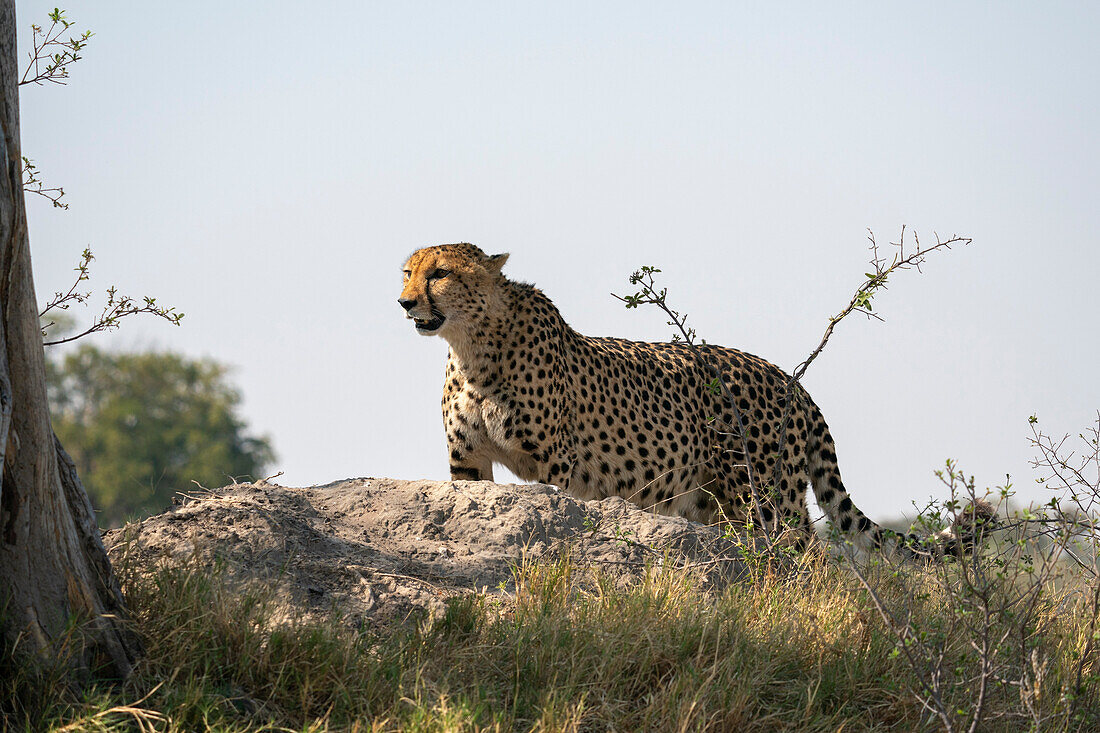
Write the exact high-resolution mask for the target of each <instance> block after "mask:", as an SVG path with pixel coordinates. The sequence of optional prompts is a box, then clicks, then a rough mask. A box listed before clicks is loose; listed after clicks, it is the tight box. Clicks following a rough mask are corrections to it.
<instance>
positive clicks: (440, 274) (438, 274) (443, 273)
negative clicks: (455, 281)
mask: <svg viewBox="0 0 1100 733" xmlns="http://www.w3.org/2000/svg"><path fill="white" fill-rule="evenodd" d="M450 274H451V271H450V270H436V271H434V272H433V273H432V274H431V275H428V279H429V280H442V279H443V278H445V277H447V276H448V275H450Z"/></svg>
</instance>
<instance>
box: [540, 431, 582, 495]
mask: <svg viewBox="0 0 1100 733" xmlns="http://www.w3.org/2000/svg"><path fill="white" fill-rule="evenodd" d="M539 458H542V459H543V460H540V461H539V481H540V482H542V483H544V484H550V485H551V486H557V487H558V488H559V489H561V490H562V491H565V492H568V493H572V492H571V491H570V487H569V484H570V479H571V478H572V477H573V467H574V466H576V464H577V450H576V447H574V446H573V445H570V444H568V443H566V442H565V441H559V442H558V443H556V444H555V445H554V446H553V447H552V448H551V449H550V450H548V451H547V452H546V455H545V456H539Z"/></svg>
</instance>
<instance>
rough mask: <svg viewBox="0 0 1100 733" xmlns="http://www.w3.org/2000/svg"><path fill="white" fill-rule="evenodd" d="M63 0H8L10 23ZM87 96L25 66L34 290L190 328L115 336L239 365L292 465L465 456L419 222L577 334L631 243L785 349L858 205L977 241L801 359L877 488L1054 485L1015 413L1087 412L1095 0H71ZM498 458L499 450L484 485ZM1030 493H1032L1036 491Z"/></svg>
mask: <svg viewBox="0 0 1100 733" xmlns="http://www.w3.org/2000/svg"><path fill="white" fill-rule="evenodd" d="M54 5H55V3H53V2H51V3H38V2H19V3H18V13H19V23H20V26H21V37H20V41H21V43H23V44H26V43H27V41H28V40H29V28H28V26H29V24H30V23H32V22H41V21H42V20H44V18H45V15H46V12H47V11H48V9H50V8H52V7H53V6H54ZM68 11H69V15H70V17H71V18H72V19H74V20H75V21H76V22H77V28H80V29H83V28H90V29H92V30H93V31H95V33H96V36H95V38H94V39H93V40H92V42H91V44H90V45H89V46H88V49H87V51H86V54H85V56H86V58H85V60H83V61H81V62H80V63H79V64H78V65H77V66H76V67H75V68H74V69H73V75H72V79H71V83H70V84H69V86H68V87H66V88H55V87H49V88H34V87H31V88H27V87H24V89H23V92H22V97H21V101H22V107H23V109H22V126H23V130H22V132H23V147H24V152H25V154H26V155H28V156H29V157H31V158H33V159H34V160H35V161H36V163H37V164H38V165H39V166H40V168H41V170H42V173H43V175H44V176H45V177H46V179H47V181H48V182H50V183H56V184H61V185H63V186H64V187H65V189H66V191H67V192H68V195H67V197H66V200H67V201H69V202H70V204H71V209H70V210H69V211H68V212H57V211H55V210H53V209H51V208H50V207H49V205H48V204H47V203H44V202H40V201H37V200H32V201H30V202H29V204H28V209H29V218H30V228H31V229H30V231H31V247H32V252H33V257H34V264H35V275H36V278H37V286H38V292H39V294H40V298H42V297H43V296H45V295H48V294H49V293H50V292H52V291H53V290H55V289H59V288H62V287H67V285H68V284H69V282H70V275H71V268H72V267H73V265H74V264H75V263H76V260H77V258H78V256H79V253H80V251H81V249H82V248H83V247H85V246H90V247H91V248H92V249H93V251H94V252H95V254H96V256H97V258H98V259H97V261H96V263H95V268H94V281H93V284H94V285H97V286H99V287H101V288H102V287H105V286H106V285H108V284H112V283H113V284H118V285H119V286H120V287H121V288H122V289H123V290H124V291H126V292H130V293H133V294H152V295H155V296H157V297H158V298H160V299H161V300H162V301H164V302H166V303H169V304H172V305H176V306H178V307H179V308H180V309H181V310H183V311H184V312H186V313H187V317H186V318H185V320H184V323H183V326H182V327H181V328H179V329H174V328H171V327H169V326H167V325H164V324H161V323H158V322H154V321H145V322H137V321H134V322H131V323H128V324H126V325H125V327H124V329H123V330H122V331H121V332H119V333H118V334H114V335H106V336H97V337H96V343H98V344H100V345H103V346H112V347H117V348H139V347H145V346H156V347H170V348H174V349H177V350H181V351H184V352H186V353H188V354H192V355H196V356H197V355H206V356H211V357H213V358H215V359H218V360H221V361H224V362H227V363H229V364H232V365H234V366H235V367H236V371H235V378H236V381H237V383H238V384H239V385H240V387H241V388H242V389H243V391H244V394H245V396H246V404H245V413H246V416H247V418H248V420H249V421H250V423H251V424H252V426H253V427H254V429H255V430H257V431H260V432H265V433H269V434H270V435H271V436H272V437H273V438H274V442H275V446H276V449H277V450H278V453H279V455H280V461H279V465H278V467H277V468H278V469H281V470H283V471H285V476H284V477H283V479H281V480H282V481H284V482H285V483H287V484H290V485H305V484H310V483H320V482H327V481H330V480H333V479H338V478H343V477H346V476H361V475H375V476H382V475H387V476H394V477H399V478H420V477H427V478H436V479H443V478H446V477H447V463H446V455H445V450H444V442H443V433H442V427H441V424H440V422H441V421H440V417H439V393H440V383H441V380H442V368H443V362H444V360H445V354H446V346H445V343H444V342H443V341H442V340H440V339H437V338H433V339H426V338H423V337H420V336H417V335H416V334H415V333H414V332H413V330H412V328H411V326H410V325H409V323H408V322H407V321H405V320H404V319H403V318H402V314H401V311H400V309H399V307H398V306H397V304H396V298H397V294H398V291H399V289H400V276H399V271H400V265H401V263H402V261H403V259H404V257H405V256H406V255H407V254H408V253H409V252H410V251H411V250H413V249H414V248H416V247H419V246H423V245H427V244H435V243H440V242H453V241H463V240H464V241H471V242H474V243H476V244H478V245H480V246H481V247H482V248H484V249H486V250H488V251H492V252H501V251H508V252H511V253H512V257H511V259H510V261H509V263H508V266H507V267H506V272H507V273H508V274H510V275H511V276H513V277H514V278H517V279H522V280H527V281H533V282H535V283H536V284H537V285H539V286H540V287H541V288H542V289H543V290H544V291H545V292H546V293H547V294H548V295H549V296H550V297H551V298H552V299H553V300H554V301H555V302H556V303H557V305H558V306H559V308H560V309H561V311H562V312H563V314H564V315H565V317H566V318H567V320H568V321H569V322H570V323H571V324H572V325H573V326H574V327H575V328H577V329H578V330H580V331H582V332H584V333H587V334H591V335H616V336H624V337H629V338H636V339H647V340H663V339H666V338H667V337H668V335H669V329H668V327H667V326H665V325H664V321H663V319H662V318H661V317H660V315H659V314H658V313H657V312H655V311H649V312H646V311H641V312H637V311H626V310H625V309H623V307H622V306H621V304H619V303H618V302H617V301H615V300H613V299H612V298H611V297H610V295H609V293H610V292H612V291H614V292H620V293H621V292H625V291H627V290H629V285H628V284H627V281H626V280H627V276H628V275H629V273H630V272H631V270H633V269H634V268H636V267H637V266H639V265H641V264H653V265H657V266H660V267H661V268H663V269H664V271H665V283H666V284H667V285H668V287H669V290H670V298H671V299H672V300H673V301H674V302H675V303H676V304H678V305H679V306H681V308H682V309H683V310H685V311H687V312H688V313H690V314H691V319H692V322H693V324H694V325H695V327H696V328H697V329H698V331H699V333H700V334H701V335H703V336H704V337H705V338H707V340H709V341H712V342H715V343H721V344H725V345H729V346H736V347H739V348H742V349H745V350H747V351H751V352H754V353H757V354H760V355H761V356H764V357H765V358H768V359H770V360H772V361H774V362H776V363H777V364H779V365H780V366H782V367H784V368H785V369H788V370H790V369H792V368H793V367H794V366H795V365H796V364H797V363H798V362H799V361H801V360H802V358H803V357H804V356H805V355H806V353H808V352H809V350H810V349H811V348H812V347H813V346H814V345H815V344H816V343H817V340H818V339H819V337H820V334H821V332H822V330H823V328H824V326H825V322H826V319H827V317H828V316H829V315H831V314H832V313H833V312H835V311H836V310H838V309H839V308H840V307H842V306H843V305H844V304H845V303H846V302H847V300H848V298H849V297H850V295H851V290H852V288H853V287H854V286H855V285H856V284H857V283H858V281H859V280H860V278H861V276H862V273H863V272H865V271H866V269H867V268H866V259H867V256H866V255H867V253H866V251H865V235H866V229H867V228H868V227H870V228H871V229H873V230H874V231H875V232H876V234H877V235H878V237H879V240H880V242H882V243H885V242H887V241H889V240H890V239H893V238H895V237H896V235H897V233H898V231H899V229H900V227H901V225H902V224H906V225H908V226H909V227H910V228H913V229H916V230H917V231H919V232H920V233H921V234H922V235H924V236H925V237H926V238H928V239H931V237H932V232H933V230H935V231H938V232H939V233H940V234H941V235H950V234H952V233H958V234H963V235H966V236H970V237H973V238H974V243H973V244H972V245H971V246H970V247H968V248H966V249H958V250H955V251H953V252H950V253H947V254H945V255H943V256H937V257H935V258H934V259H933V260H931V261H930V262H929V263H928V265H927V267H926V268H925V272H924V274H923V275H918V274H917V273H908V274H905V275H903V276H900V277H898V278H897V279H896V281H895V284H894V286H893V287H892V288H891V290H890V291H889V292H887V293H886V294H884V295H883V296H882V297H881V298H880V299H879V301H878V302H877V306H878V309H879V310H880V311H881V312H882V313H884V314H885V315H886V317H887V319H888V320H887V323H885V324H880V323H875V322H867V321H865V320H863V319H853V320H851V321H850V322H846V323H845V324H843V326H842V327H841V328H840V329H838V331H837V333H836V334H835V337H834V339H833V342H832V343H831V345H830V347H829V349H828V350H827V351H826V352H825V354H824V355H823V356H822V357H821V359H820V360H819V361H818V362H817V363H816V364H815V365H814V367H813V368H812V369H811V371H810V372H809V374H808V375H807V377H806V379H805V383H806V385H807V387H808V388H809V389H810V391H811V393H812V394H813V395H814V399H815V400H816V401H817V402H818V404H819V405H820V406H821V407H822V409H823V411H824V413H825V416H826V419H827V420H828V421H829V423H830V426H831V428H832V431H833V434H834V436H835V438H836V442H837V444H838V454H839V457H840V462H841V470H842V472H843V474H844V477H845V482H846V484H847V485H848V488H849V490H850V491H851V493H852V496H853V499H854V500H855V502H856V503H857V504H858V505H859V506H861V507H862V508H863V509H864V510H866V511H867V512H869V513H870V514H872V515H873V516H876V517H879V518H883V517H887V516H891V515H895V514H897V513H899V512H901V511H903V510H905V509H906V508H908V507H909V506H910V503H911V502H912V501H913V500H923V499H925V498H927V497H929V496H930V495H937V496H942V492H941V491H940V490H939V487H938V485H937V483H936V481H935V479H934V477H933V476H932V471H933V469H935V468H937V467H938V466H940V465H941V464H942V461H943V460H944V459H945V458H947V457H952V458H956V459H958V460H959V461H961V463H962V465H963V467H964V468H966V469H967V470H969V471H971V472H974V473H976V474H977V475H978V479H979V482H986V483H989V484H993V483H997V482H1000V481H1002V480H1003V478H1004V474H1005V473H1012V474H1013V476H1014V477H1016V478H1017V479H1018V485H1019V486H1022V487H1024V488H1025V489H1026V490H1028V491H1033V490H1032V488H1031V486H1032V485H1033V484H1032V481H1031V474H1030V472H1029V470H1028V468H1027V460H1026V459H1027V458H1028V457H1029V450H1028V447H1027V443H1026V436H1027V435H1028V424H1027V417H1028V415H1030V414H1032V413H1037V414H1038V415H1039V417H1040V418H1041V420H1042V422H1043V425H1044V426H1046V427H1048V428H1050V429H1051V430H1053V431H1056V432H1063V431H1074V432H1075V431H1077V430H1079V429H1081V428H1083V427H1084V426H1085V425H1086V424H1088V422H1089V421H1090V420H1091V419H1093V418H1094V417H1095V411H1096V409H1097V408H1100V379H1098V378H1097V376H1096V372H1097V362H1098V361H1100V343H1098V338H1097V334H1098V332H1100V308H1098V307H1097V304H1096V290H1097V276H1098V275H1097V274H1098V273H1100V254H1098V247H1097V245H1098V244H1100V242H1098V236H1097V233H1096V231H1097V221H1096V219H1097V213H1098V205H1097V202H1098V201H1100V173H1098V171H1100V142H1098V136H1097V131H1098V130H1100V50H1098V49H1100V45H1098V44H1097V43H1096V37H1097V32H1098V31H1100V6H1098V5H1096V4H1095V3H1042V4H1035V3H923V4H921V5H920V7H919V9H918V8H916V7H915V6H913V5H912V4H900V3H796V4H779V3H758V4H757V3H754V4H745V3H719V2H714V3H639V2H630V3H611V2H604V3H591V2H583V3H582V2H557V3H543V4H533V3H517V2H500V3H453V2H446V3H443V2H437V3H384V4H383V3H347V2H345V3H336V2H332V3H300V2H296V3H288V2H263V3H260V2H235V3H224V2H189V3H172V4H160V3H148V4H143V5H140V6H136V5H132V4H129V3H115V2H99V3H91V4H80V5H73V6H70V7H69V8H68ZM501 477H503V473H500V474H498V478H501ZM1030 495H1031V496H1038V494H1037V493H1034V492H1033V493H1032V494H1030Z"/></svg>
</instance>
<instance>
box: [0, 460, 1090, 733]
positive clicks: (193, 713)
mask: <svg viewBox="0 0 1100 733" xmlns="http://www.w3.org/2000/svg"><path fill="white" fill-rule="evenodd" d="M391 483H393V484H394V486H392V487H390V489H388V490H387V491H390V492H391V493H390V494H386V491H383V490H381V489H379V486H378V485H374V486H373V489H374V490H375V492H374V493H372V485H371V482H369V481H368V482H366V485H364V482H363V480H360V481H358V482H344V483H343V484H336V485H330V486H328V487H316V488H314V489H284V488H282V487H275V486H271V485H241V486H235V487H228V488H227V489H224V490H221V491H219V492H211V493H209V494H205V495H203V496H200V497H195V498H193V499H189V500H187V501H186V502H185V503H184V505H183V506H180V507H177V508H176V509H175V510H174V511H173V512H170V513H168V514H165V515H161V516H160V517H154V518H152V519H150V520H146V521H145V522H144V523H142V525H141V526H142V531H141V532H137V531H136V529H135V527H134V526H132V527H131V528H130V530H124V531H122V532H121V533H116V534H113V535H111V536H109V537H108V538H107V542H108V544H109V545H112V544H113V546H114V549H113V551H112V555H113V558H114V561H115V565H116V569H117V571H118V573H119V576H120V578H121V581H122V583H123V589H124V592H125V595H126V598H127V601H128V603H129V607H130V608H131V610H132V612H133V619H132V623H133V624H134V627H135V628H136V629H137V631H138V632H139V633H140V634H141V636H142V637H143V639H144V640H145V644H146V649H147V656H146V658H145V659H144V661H143V662H142V663H141V665H140V667H139V669H138V671H137V673H136V674H134V675H133V676H132V677H131V679H129V680H127V681H126V682H124V683H111V682H110V681H99V682H97V683H93V684H90V685H89V686H87V687H86V688H85V690H84V691H83V692H80V693H77V692H74V691H72V690H71V689H69V688H66V687H64V686H63V685H62V684H61V683H60V682H58V679H57V678H55V677H54V676H52V675H51V674H50V673H49V671H48V670H45V669H40V670H37V671H33V670H28V669H27V668H26V667H17V666H15V665H13V664H12V661H11V659H12V657H11V655H10V651H11V650H7V653H6V654H5V655H4V666H5V668H6V669H5V670H4V672H5V674H4V675H3V679H4V680H5V681H4V686H5V688H6V689H4V690H3V691H0V700H4V707H5V712H6V716H5V725H6V728H7V729H10V730H28V731H38V730H47V729H54V730H74V731H75V730H119V731H122V730H164V731H193V730H219V731H261V730H291V731H325V730H334V731H335V730H360V731H365V730H417V731H459V730H502V731H504V730H507V731H513V730H520V731H528V730H531V731H574V730H616V731H641V730H646V731H648V730H654V731H664V730H675V731H680V730H685V731H695V730H713V731H743V730H748V731H751V730H768V731H771V730H799V731H803V730H806V731H817V730H820V731H836V730H919V729H929V730H937V729H948V728H949V729H960V730H966V729H967V728H969V727H971V725H972V724H974V725H973V728H974V729H975V730H1004V731H1018V730H1027V729H1034V730H1091V729H1096V727H1097V726H1100V699H1098V697H1097V694H1096V679H1095V675H1096V672H1097V670H1098V669H1100V668H1098V667H1097V659H1096V656H1097V655H1096V650H1095V644H1094V643H1093V639H1094V638H1095V636H1096V623H1095V621H1096V583H1095V581H1092V580H1091V578H1092V576H1091V575H1089V573H1088V572H1087V571H1085V570H1078V569H1073V566H1071V565H1068V564H1067V563H1066V561H1065V559H1064V558H1057V559H1056V562H1054V563H1050V564H1047V563H1045V562H1044V561H1043V560H1042V557H1043V556H1042V554H1041V553H1042V552H1044V550H1043V548H1042V547H1039V546H1037V545H1036V546H1032V545H1029V544H1028V543H1026V542H1025V543H1024V544H1023V545H1020V544H1018V543H1016V541H1015V540H1014V539H1013V537H1014V535H1013V534H1012V532H1013V531H1014V530H1012V529H1009V530H1007V531H1006V532H1002V534H1001V536H1000V538H999V539H997V540H991V541H990V542H988V543H986V549H985V550H984V552H983V553H982V554H981V555H980V556H979V555H977V554H975V555H974V556H972V557H970V558H969V559H968V558H958V559H956V560H954V561H949V562H947V563H940V564H920V563H912V562H910V563H906V564H899V565H894V564H891V563H889V562H877V561H872V562H867V561H866V560H864V561H860V562H858V563H856V564H852V563H851V562H850V561H849V560H845V558H844V552H842V551H834V552H810V553H807V554H798V555H794V554H791V553H789V552H786V551H784V550H782V549H781V548H764V549H761V548H760V547H759V545H758V544H756V543H754V544H752V546H751V547H750V546H749V545H748V544H745V543H743V542H739V541H738V540H736V539H735V538H734V537H733V536H732V535H729V534H727V535H726V536H722V534H721V533H720V532H718V531H716V530H710V529H706V528H701V527H699V526H698V525H691V524H690V523H686V522H685V521H684V520H682V519H674V518H653V517H652V516H651V515H648V514H646V513H644V512H641V511H640V510H637V509H635V508H634V507H632V506H629V505H625V504H624V503H623V502H621V501H619V500H607V501H605V502H591V503H589V502H578V501H576V500H574V499H572V498H571V497H566V496H564V495H562V494H560V493H556V492H555V491H554V490H553V489H551V488H549V487H499V486H495V485H493V484H486V483H475V482H457V483H451V482H442V483H436V482H416V483H415V485H412V486H411V488H410V486H409V485H405V487H404V492H405V493H401V492H400V491H398V489H399V488H400V487H398V486H396V484H398V483H404V482H391ZM355 492H358V494H359V495H360V496H361V497H365V498H361V499H360V500H358V502H356V501H353V500H352V498H351V497H352V496H353V495H354V494H355ZM393 492H397V493H393ZM417 493H419V494H420V496H421V500H420V505H421V506H422V507H423V510H424V512H427V513H425V514H424V516H425V517H428V518H429V519H430V518H431V516H432V515H430V512H431V511H433V510H435V511H442V512H443V513H442V514H437V515H435V520H433V521H420V520H419V519H417V516H416V512H417V511H419V510H418V509H416V505H417V500H416V499H415V498H410V497H415V496H416V494H417ZM386 495H389V496H390V499H391V500H392V503H393V504H394V505H393V506H391V514H390V515H388V518H387V516H386V513H385V511H384V510H383V508H382V504H381V503H380V502H381V499H382V498H383V497H384V496H386ZM450 495H453V496H455V497H456V498H455V499H453V500H451V504H450V505H449V506H450V508H449V509H447V507H443V509H440V504H441V502H443V501H444V500H445V498H446V497H447V496H450ZM371 496H373V497H374V499H373V501H374V503H373V504H372V503H371V501H372V500H371V499H370V497H371ZM295 507H296V508H295ZM356 507H358V510H361V511H360V514H361V517H362V518H363V521H364V522H365V521H368V519H369V521H371V522H373V524H369V525H368V524H358V523H357V522H359V520H358V519H357V518H356V511H357V509H356ZM410 507H412V509H410ZM286 512H291V513H292V514H293V515H294V516H290V515H288V514H286ZM410 512H412V514H410ZM463 517H464V518H465V519H463ZM535 518H537V521H536V520H535ZM250 521H251V522H252V524H249V522H250ZM433 526H434V527H436V528H437V529H436V531H435V532H433V531H432V530H431V527H433ZM280 527H282V528H285V529H284V530H282V534H279V532H277V531H276V530H278V529H279V528H280ZM183 528H187V529H183ZM356 528H357V529H356ZM696 528H698V531H696ZM356 532H358V534H356ZM425 533H428V534H429V535H431V536H430V537H428V538H425ZM143 537H144V538H145V539H143ZM463 538H465V539H463ZM486 538H488V539H486ZM502 538H503V539H502ZM215 540H216V541H215ZM406 541H408V542H407V545H403V544H402V543H403V542H406ZM414 541H415V542H414ZM219 543H220V544H219ZM494 543H496V544H494ZM509 544H510V545H511V546H512V547H513V548H514V549H515V554H514V555H513V556H512V559H511V560H510V561H508V560H506V557H507V555H508V551H506V549H503V548H505V546H506V545H509ZM498 545H499V547H498ZM417 546H419V547H420V548H421V549H423V548H424V547H427V546H430V547H431V548H433V549H432V553H433V554H431V555H430V556H428V555H424V554H423V553H421V554H417V553H418V552H420V550H417V549H416V547H417ZM834 547H836V546H834ZM840 547H843V546H842V545H841V546H840ZM1021 547H1023V548H1025V550H1026V551H1025V552H1021V551H1019V548H1021ZM357 548H358V549H357ZM441 548H443V549H445V550H446V551H440V549H441ZM448 548H449V549H448ZM494 548H496V549H500V550H501V551H499V552H498V551H496V550H495V549H494ZM616 548H617V549H616ZM708 549H709V550H710V551H711V553H710V554H707V551H708ZM1048 549H1049V546H1048ZM1033 550H1034V551H1036V552H1038V553H1040V554H1034V552H1033ZM324 553H330V555H329V557H330V559H331V560H332V562H329V563H328V566H329V567H328V571H327V573H326V572H323V570H324V566H325V562H323V560H324V556H325V555H324ZM1049 554H1050V553H1049V551H1048V555H1049ZM1061 554H1064V553H1060V555H1061ZM356 557H358V562H359V564H358V565H356V564H355V563H354V562H352V561H353V560H354V559H355V558H356ZM483 561H484V562H483ZM479 562H480V563H482V564H481V565H477V563H479ZM1021 562H1023V563H1030V565H1020V563H1021ZM471 563H473V564H471ZM486 563H487V564H486ZM333 568H343V569H344V571H346V572H344V571H342V572H335V571H334V570H333ZM448 568H452V569H453V568H458V570H454V571H453V572H452V571H449V570H448ZM501 568H503V570H501ZM721 569H726V570H728V571H729V572H728V573H727V574H725V575H723V574H721V573H717V574H716V571H718V570H721ZM1046 569H1051V570H1052V571H1055V572H1047V571H1046ZM246 570H251V571H252V575H253V577H251V578H247V577H245V575H246V574H247V573H244V571H246ZM857 570H858V572H856V571H857ZM1029 571H1030V572H1029ZM501 572H503V573H504V575H503V576H502V575H501ZM372 573H373V574H372ZM353 577H357V578H360V579H361V581H362V583H365V584H366V586H367V588H366V590H363V589H362V588H360V590H359V591H358V593H359V595H358V598H359V601H358V606H356V607H355V610H354V612H346V609H342V608H341V604H346V603H350V602H351V601H353V600H354V598H353V596H354V595H355V593H354V592H353V585H352V584H349V583H346V582H344V580H347V578H353ZM342 579H343V580H342ZM402 579H404V580H402ZM480 580H487V581H488V582H485V583H481V582H479V581H480ZM498 580H499V582H497V581H498ZM383 581H386V582H389V583H391V584H390V585H386V584H385V583H384V582H383ZM406 581H407V582H406ZM403 582H404V583H405V586H406V587H409V586H420V587H423V588H426V589H428V591H429V592H428V593H426V594H425V595H424V597H423V598H420V599H417V598H415V597H413V596H412V595H406V596H401V594H400V593H399V592H398V591H399V590H400V587H399V585H400V584H401V583H403ZM288 585H289V586H290V590H289V591H288V589H287V586H288ZM371 588H373V590H371ZM295 589H297V591H298V592H295ZM391 596H392V597H401V598H403V599H404V600H406V601H408V600H410V599H411V600H412V601H413V606H414V607H416V608H419V609H421V612H411V611H406V612H402V613H392V612H385V610H386V609H389V610H390V611H392V610H393V609H394V608H400V607H398V606H393V605H392V604H389V605H388V601H387V598H388V597H391ZM364 597H366V598H367V599H368V602H363V598H364ZM372 598H373V600H371V599H372ZM326 609H327V612H325V610H326ZM414 610H415V609H414ZM880 610H881V611H885V612H886V613H885V615H884V614H883V613H881V612H880ZM75 638H76V637H75V636H74V639H75ZM975 717H977V720H976V721H975Z"/></svg>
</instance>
